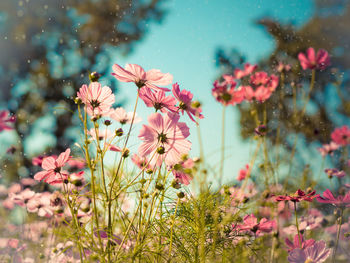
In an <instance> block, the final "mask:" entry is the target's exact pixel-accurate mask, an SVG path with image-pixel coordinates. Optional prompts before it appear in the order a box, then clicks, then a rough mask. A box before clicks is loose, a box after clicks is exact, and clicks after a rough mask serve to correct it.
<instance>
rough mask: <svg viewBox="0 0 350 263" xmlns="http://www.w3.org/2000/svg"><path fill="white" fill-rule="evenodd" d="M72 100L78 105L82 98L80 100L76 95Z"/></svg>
mask: <svg viewBox="0 0 350 263" xmlns="http://www.w3.org/2000/svg"><path fill="white" fill-rule="evenodd" d="M74 102H75V104H78V105H80V104H82V103H83V102H82V100H81V99H80V98H78V97H76V98H75V99H74Z"/></svg>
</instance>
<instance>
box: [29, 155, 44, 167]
mask: <svg viewBox="0 0 350 263" xmlns="http://www.w3.org/2000/svg"><path fill="white" fill-rule="evenodd" d="M44 158H45V156H42V155H39V156H37V157H33V158H32V164H33V165H35V166H41V164H42V163H43V160H44Z"/></svg>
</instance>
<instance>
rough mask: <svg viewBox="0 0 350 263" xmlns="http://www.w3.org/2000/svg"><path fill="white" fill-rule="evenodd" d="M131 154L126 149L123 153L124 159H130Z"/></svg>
mask: <svg viewBox="0 0 350 263" xmlns="http://www.w3.org/2000/svg"><path fill="white" fill-rule="evenodd" d="M129 154H130V151H129V149H127V148H125V149H124V150H123V152H122V157H123V158H128V157H129Z"/></svg>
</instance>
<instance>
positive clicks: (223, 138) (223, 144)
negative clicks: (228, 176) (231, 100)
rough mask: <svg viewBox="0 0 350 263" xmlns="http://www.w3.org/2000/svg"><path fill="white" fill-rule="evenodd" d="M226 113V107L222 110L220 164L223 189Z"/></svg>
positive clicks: (220, 180)
mask: <svg viewBox="0 0 350 263" xmlns="http://www.w3.org/2000/svg"><path fill="white" fill-rule="evenodd" d="M225 113H226V106H224V107H223V109H222V127H221V162H220V177H219V187H221V183H222V178H223V176H224V161H225Z"/></svg>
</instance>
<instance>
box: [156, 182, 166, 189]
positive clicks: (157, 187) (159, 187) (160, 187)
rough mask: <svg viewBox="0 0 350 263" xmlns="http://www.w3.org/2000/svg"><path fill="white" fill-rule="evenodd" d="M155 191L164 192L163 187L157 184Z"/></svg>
mask: <svg viewBox="0 0 350 263" xmlns="http://www.w3.org/2000/svg"><path fill="white" fill-rule="evenodd" d="M156 189H157V190H159V191H162V190H164V185H163V184H159V183H157V184H156Z"/></svg>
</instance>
